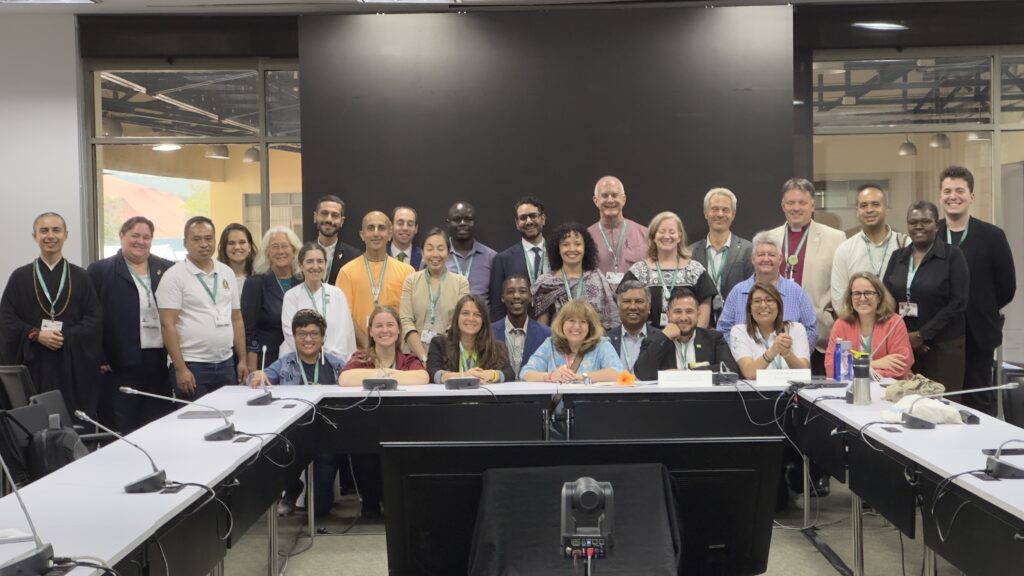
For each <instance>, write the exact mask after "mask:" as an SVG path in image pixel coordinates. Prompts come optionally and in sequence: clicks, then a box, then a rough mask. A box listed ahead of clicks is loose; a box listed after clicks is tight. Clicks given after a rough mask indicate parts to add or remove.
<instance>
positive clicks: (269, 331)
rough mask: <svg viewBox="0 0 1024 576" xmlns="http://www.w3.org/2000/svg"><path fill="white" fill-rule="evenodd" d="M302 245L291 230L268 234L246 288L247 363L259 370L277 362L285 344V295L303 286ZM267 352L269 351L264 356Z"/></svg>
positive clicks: (265, 235) (270, 231)
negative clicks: (282, 325) (283, 306)
mask: <svg viewBox="0 0 1024 576" xmlns="http://www.w3.org/2000/svg"><path fill="white" fill-rule="evenodd" d="M301 246H302V243H301V242H300V241H299V237H298V236H296V235H295V232H292V230H291V228H286V227H284V226H278V227H276V228H271V229H270V230H267V233H266V234H264V235H263V242H261V243H260V250H259V253H258V254H257V255H256V260H255V263H254V264H253V270H254V271H255V272H256V274H255V275H253V277H252V278H251V279H250V281H248V282H246V283H245V285H244V287H243V288H242V320H243V321H244V323H245V347H246V350H247V359H246V363H247V365H248V366H251V367H253V368H256V367H258V366H266V365H268V364H272V363H273V362H274V360H277V357H278V353H279V348H280V346H281V343H282V342H284V332H283V331H282V330H281V305H282V303H283V302H284V295H285V292H287V291H288V290H291V288H292V286H296V285H298V284H299V283H300V282H302V279H301V278H299V276H298V273H299V263H298V259H297V258H296V256H297V255H298V253H299V248H300V247H301ZM264 348H266V351H265V352H264Z"/></svg>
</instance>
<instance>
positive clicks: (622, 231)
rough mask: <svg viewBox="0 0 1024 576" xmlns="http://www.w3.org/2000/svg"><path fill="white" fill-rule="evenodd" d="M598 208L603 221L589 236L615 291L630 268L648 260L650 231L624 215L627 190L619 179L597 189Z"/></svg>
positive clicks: (605, 180) (602, 183)
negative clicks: (640, 261)
mask: <svg viewBox="0 0 1024 576" xmlns="http://www.w3.org/2000/svg"><path fill="white" fill-rule="evenodd" d="M594 206H597V212H598V215H599V216H600V217H599V219H598V221H597V222H596V223H594V224H593V225H591V226H590V228H587V232H590V236H591V237H592V238H593V239H594V243H595V244H597V267H598V268H599V269H600V270H601V272H602V273H603V274H604V275H605V277H606V278H607V279H608V284H609V285H610V286H611V288H612V290H615V289H616V287H618V285H619V283H620V282H622V277H623V276H624V275H625V274H626V272H627V271H628V270H629V267H630V266H632V265H633V264H634V263H636V262H637V261H638V260H643V259H644V258H646V257H647V227H646V226H641V225H640V224H637V223H636V222H634V221H632V220H629V219H627V218H625V217H624V216H623V215H622V209H623V208H624V207H625V206H626V188H625V187H624V186H623V185H622V181H621V180H619V179H618V178H616V177H615V176H604V177H603V178H601V179H600V180H598V181H597V184H595V185H594Z"/></svg>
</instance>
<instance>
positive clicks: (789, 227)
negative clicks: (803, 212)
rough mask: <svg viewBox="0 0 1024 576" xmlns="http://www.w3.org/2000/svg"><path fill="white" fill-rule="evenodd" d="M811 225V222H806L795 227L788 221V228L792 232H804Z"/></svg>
mask: <svg viewBox="0 0 1024 576" xmlns="http://www.w3.org/2000/svg"><path fill="white" fill-rule="evenodd" d="M810 225H811V223H810V222H808V223H807V224H805V225H803V226H800V227H798V228H794V227H793V225H792V224H790V223H789V222H786V229H787V230H789V231H790V232H803V231H804V230H806V229H807V227H808V226H810Z"/></svg>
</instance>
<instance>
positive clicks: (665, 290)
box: [654, 256, 679, 309]
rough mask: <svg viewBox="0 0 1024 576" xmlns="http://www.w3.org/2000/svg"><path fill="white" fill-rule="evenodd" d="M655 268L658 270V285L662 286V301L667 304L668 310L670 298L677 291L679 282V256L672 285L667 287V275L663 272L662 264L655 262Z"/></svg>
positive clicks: (673, 272)
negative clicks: (677, 274)
mask: <svg viewBox="0 0 1024 576" xmlns="http://www.w3.org/2000/svg"><path fill="white" fill-rule="evenodd" d="M654 266H655V267H657V269H658V283H659V284H661V297H662V298H661V299H662V300H663V301H664V302H665V308H666V309H667V308H668V301H669V298H670V297H671V296H672V291H673V290H675V289H676V283H677V282H679V277H678V276H676V273H677V272H678V271H679V268H678V266H679V256H676V269H675V270H673V271H672V285H671V286H666V285H665V274H664V273H663V272H662V271H661V262H658V261H657V260H655V261H654Z"/></svg>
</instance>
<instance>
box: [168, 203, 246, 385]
mask: <svg viewBox="0 0 1024 576" xmlns="http://www.w3.org/2000/svg"><path fill="white" fill-rule="evenodd" d="M215 232H216V230H215V229H214V226H213V222H212V221H210V219H209V218H207V217H205V216H193V217H192V218H189V219H188V221H186V222H185V251H186V253H187V254H186V256H185V260H183V261H181V262H178V263H177V264H175V265H174V266H171V268H170V269H168V270H167V272H165V273H164V279H163V280H162V281H161V282H160V286H159V287H157V290H156V301H157V304H158V305H159V307H160V328H161V330H162V332H163V338H164V346H165V347H166V348H167V354H168V355H169V356H170V357H171V369H172V371H173V373H174V385H175V387H177V389H178V393H179V394H181V395H184V396H186V397H189V398H191V399H199V398H201V397H203V396H204V395H205V394H207V393H209V392H213V391H214V390H217V389H218V388H220V387H221V386H224V385H227V384H232V383H235V382H238V383H241V382H242V381H243V380H245V377H246V375H248V373H249V368H248V366H247V365H246V361H245V359H246V350H245V326H244V325H243V323H242V305H241V295H240V294H239V292H240V290H239V289H238V283H237V281H236V280H235V273H234V272H232V270H231V268H230V267H229V266H228V265H227V264H224V263H222V262H219V261H217V260H215V259H214V258H213V254H214V244H215V242H216V240H215V238H216V236H215V235H214V234H215ZM232 347H234V353H235V357H234V358H237V359H238V363H237V365H236V364H235V359H234V358H233V357H232V355H231V352H232Z"/></svg>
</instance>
